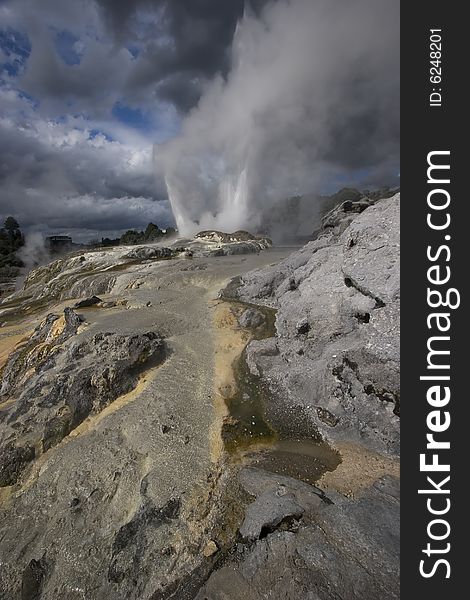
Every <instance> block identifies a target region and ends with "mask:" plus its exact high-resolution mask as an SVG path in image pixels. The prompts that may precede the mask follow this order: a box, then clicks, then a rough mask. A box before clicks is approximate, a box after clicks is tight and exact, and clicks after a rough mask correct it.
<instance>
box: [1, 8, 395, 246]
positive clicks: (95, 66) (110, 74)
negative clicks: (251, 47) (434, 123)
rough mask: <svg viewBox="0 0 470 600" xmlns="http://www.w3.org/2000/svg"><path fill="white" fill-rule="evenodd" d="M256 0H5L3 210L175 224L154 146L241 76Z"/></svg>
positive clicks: (104, 229) (108, 229)
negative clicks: (236, 55)
mask: <svg viewBox="0 0 470 600" xmlns="http://www.w3.org/2000/svg"><path fill="white" fill-rule="evenodd" d="M278 1H284V0H278ZM312 1H313V0H312ZM244 4H245V3H244V1H243V0H223V1H222V0H171V1H170V0H41V1H40V2H39V1H38V0H0V200H1V208H0V218H1V219H2V220H3V218H4V217H5V216H6V215H8V214H12V215H14V216H15V217H16V218H17V220H18V221H19V222H20V224H21V225H22V226H23V227H24V228H26V229H34V228H37V229H39V230H41V231H44V232H46V233H47V232H50V233H70V234H71V235H72V236H73V237H74V239H77V240H80V239H81V240H85V239H90V238H94V237H101V235H109V236H112V235H115V234H117V233H119V232H121V231H122V230H123V229H127V228H143V227H145V225H146V224H147V223H148V222H149V221H153V222H156V223H158V224H159V225H160V226H162V227H165V226H167V225H169V224H172V222H173V217H172V213H171V209H170V206H169V202H168V199H167V192H166V188H165V185H164V181H163V179H162V178H161V177H158V176H157V177H156V176H155V175H154V171H155V169H154V166H153V145H154V144H155V143H161V142H165V141H167V140H170V139H172V138H173V137H175V136H177V135H178V133H179V132H180V129H181V124H182V122H183V121H184V119H185V118H186V117H187V115H188V114H189V113H190V111H191V109H193V108H194V107H196V106H197V104H198V102H199V99H200V97H201V95H202V94H203V91H204V90H205V89H207V88H208V87H209V86H210V85H211V82H212V81H213V80H214V79H216V78H217V79H220V77H221V78H222V80H224V79H225V78H227V76H229V73H230V65H231V47H232V41H233V38H234V33H235V29H236V26H237V22H238V21H239V19H240V18H241V17H242V15H243V12H244ZM265 4H267V2H266V1H265V0H256V1H255V0H251V3H250V7H249V9H248V10H249V12H250V15H251V18H253V15H255V16H256V15H258V14H260V12H261V11H262V10H263V6H264V5H265ZM397 45H398V39H397ZM387 135H388V136H389V137H390V135H391V134H390V131H389V130H387ZM392 135H394V136H395V137H396V140H394V143H395V142H396V143H397V142H398V131H395V132H394V133H393V134H392ZM345 137H346V140H344V139H342V140H341V153H344V152H345V151H346V153H348V151H349V149H351V151H353V149H354V143H355V141H354V136H350V137H351V140H350V142H348V139H349V138H348V136H345ZM376 142H377V140H375V141H374V143H376ZM345 143H346V144H348V143H350V148H349V146H348V148H346V149H345V148H344V144H345ZM394 143H392V144H391V146H390V147H391V148H392V150H391V151H392V152H396V153H397V152H398V151H397V149H396V146H395V145H394ZM329 151H330V150H329ZM397 156H398V155H396V157H392V158H393V159H395V158H396V159H397ZM389 162H390V161H389ZM391 162H392V163H393V160H391ZM395 162H396V161H395ZM396 164H397V163H396ZM361 167H362V165H358V169H361ZM393 168H395V166H393ZM388 176H389V173H388Z"/></svg>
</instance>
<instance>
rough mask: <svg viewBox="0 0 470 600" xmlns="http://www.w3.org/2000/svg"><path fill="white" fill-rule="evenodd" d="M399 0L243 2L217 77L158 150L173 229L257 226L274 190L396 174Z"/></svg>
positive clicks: (281, 192)
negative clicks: (252, 8) (252, 7)
mask: <svg viewBox="0 0 470 600" xmlns="http://www.w3.org/2000/svg"><path fill="white" fill-rule="evenodd" d="M398 13H399V3H398V2H396V1H394V0H356V1H354V2H351V1H350V0H290V1H288V0H279V1H278V2H273V3H269V4H267V5H266V6H265V8H264V10H263V11H262V13H261V14H260V15H255V14H253V13H251V12H249V11H246V14H245V16H244V17H243V19H242V20H241V21H240V23H239V24H238V26H237V30H236V32H235V35H234V41H233V47H232V55H231V61H232V62H231V70H230V73H229V75H228V77H227V79H226V80H224V79H223V78H222V77H218V78H216V79H215V80H213V81H211V82H209V83H208V84H207V86H206V88H205V91H204V93H203V95H202V97H201V99H200V102H199V104H198V106H197V107H196V108H195V109H193V110H192V111H191V112H190V113H189V115H188V116H187V117H186V118H185V120H184V121H183V123H182V127H181V132H180V135H179V136H178V137H176V138H175V139H173V140H171V141H169V142H167V143H166V144H164V145H162V146H159V147H158V148H157V149H156V164H157V167H158V168H159V169H162V171H163V175H164V177H165V181H166V184H167V188H168V194H169V198H170V201H171V205H172V208H173V212H174V215H175V218H176V221H177V226H178V228H179V230H180V231H181V232H182V233H183V234H190V233H193V232H194V231H195V230H196V229H208V228H218V229H224V230H234V229H237V228H243V227H247V228H250V229H256V228H258V227H262V224H263V219H264V216H265V215H267V214H269V211H270V209H271V208H272V206H273V204H274V203H275V202H276V201H278V200H279V199H281V198H283V197H288V196H291V195H294V194H299V193H308V192H311V191H319V190H322V189H324V188H325V187H326V186H328V185H330V186H332V185H335V184H339V183H353V182H354V183H356V184H358V185H374V184H384V183H391V184H396V183H397V179H396V177H397V173H398V167H397V165H398V140H399V114H398V107H399V102H398V94H399V65H398V60H397V56H398V50H397V48H396V45H397V39H398V37H399V19H398V17H399V14H398Z"/></svg>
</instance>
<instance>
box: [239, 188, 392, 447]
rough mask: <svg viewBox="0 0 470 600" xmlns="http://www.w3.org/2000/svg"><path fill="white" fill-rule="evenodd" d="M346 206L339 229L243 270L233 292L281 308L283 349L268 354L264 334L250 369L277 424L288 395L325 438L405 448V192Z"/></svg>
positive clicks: (251, 350)
mask: <svg viewBox="0 0 470 600" xmlns="http://www.w3.org/2000/svg"><path fill="white" fill-rule="evenodd" d="M340 209H341V207H339V209H335V210H338V211H339V210H340ZM341 210H342V213H341V212H339V213H338V214H339V215H340V216H341V214H342V219H341V218H340V216H338V219H339V221H338V223H337V225H336V226H334V227H328V228H327V229H325V230H324V232H323V233H322V235H321V236H320V237H319V238H318V239H317V240H315V241H313V242H310V243H309V244H307V245H306V246H304V247H303V248H302V249H301V250H300V251H298V252H296V253H294V254H292V255H291V256H289V257H288V258H287V259H285V260H284V261H282V262H281V263H279V264H278V265H275V266H273V267H270V268H267V269H263V270H260V271H254V272H251V273H248V274H246V275H244V276H243V277H242V278H241V280H240V281H239V282H238V286H235V288H234V289H235V292H233V291H232V293H235V294H236V296H237V297H238V298H239V299H241V300H244V301H247V302H250V303H258V304H264V305H267V306H271V307H273V308H276V309H277V319H276V327H277V332H278V335H277V338H276V343H275V345H276V348H277V351H278V352H277V353H274V352H264V351H262V348H261V347H260V346H264V345H266V344H268V345H269V343H268V342H266V341H263V342H261V343H260V342H257V341H256V342H252V343H251V344H250V345H249V346H248V349H247V357H248V361H249V364H250V369H251V370H252V371H262V372H263V374H264V376H265V378H266V380H267V381H268V382H269V384H270V386H271V388H272V389H273V391H274V392H275V393H274V395H273V398H274V400H273V403H272V405H271V406H269V407H268V413H269V417H270V418H271V419H272V421H273V422H274V424H276V421H277V419H281V418H282V416H280V415H282V413H283V412H284V411H285V410H286V406H281V405H279V403H278V404H276V400H275V398H276V397H277V398H280V397H282V398H283V400H282V402H283V403H284V405H285V404H286V403H287V405H288V406H290V407H291V408H292V409H296V410H299V409H302V411H303V412H304V413H305V415H306V417H307V418H308V419H309V420H310V421H311V422H312V423H313V424H314V426H315V427H316V428H317V429H318V430H319V431H320V432H321V434H322V435H323V437H324V438H326V439H328V440H331V441H332V442H335V441H341V440H348V441H354V442H359V443H361V444H364V445H365V446H367V447H369V448H370V449H371V450H375V451H378V452H383V453H386V454H388V455H397V454H398V452H399V414H400V389H399V306H400V287H399V194H398V195H396V196H394V197H392V198H389V199H385V200H381V201H379V202H377V203H375V204H371V205H368V206H367V207H366V208H365V209H364V210H361V211H360V212H351V211H350V210H349V207H347V210H344V207H343V209H341ZM351 215H353V216H352V217H351ZM345 223H346V225H345ZM278 415H279V416H278ZM325 415H327V416H328V418H325Z"/></svg>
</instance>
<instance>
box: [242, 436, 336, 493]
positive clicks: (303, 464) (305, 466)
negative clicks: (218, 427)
mask: <svg viewBox="0 0 470 600" xmlns="http://www.w3.org/2000/svg"><path fill="white" fill-rule="evenodd" d="M248 458H249V459H250V460H251V463H252V464H253V465H256V466H258V467H261V468H263V469H265V470H266V471H271V472H272V473H277V474H278V475H285V476H288V477H293V478H295V479H300V480H301V481H305V482H306V483H315V482H316V481H318V480H319V479H320V478H321V477H322V476H323V475H324V474H325V473H326V472H328V471H334V470H335V469H336V467H337V466H338V465H339V464H340V463H341V457H340V455H339V453H338V452H336V451H335V450H333V449H332V448H330V446H328V444H326V443H325V442H313V441H312V440H278V441H277V442H275V443H274V444H273V446H272V448H267V449H264V450H261V451H259V452H256V453H253V454H251V455H248Z"/></svg>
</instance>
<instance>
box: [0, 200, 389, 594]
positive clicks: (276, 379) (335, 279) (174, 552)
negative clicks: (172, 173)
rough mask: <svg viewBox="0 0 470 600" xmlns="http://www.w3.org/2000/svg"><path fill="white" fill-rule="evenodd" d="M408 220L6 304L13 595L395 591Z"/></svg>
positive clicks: (346, 226)
mask: <svg viewBox="0 0 470 600" xmlns="http://www.w3.org/2000/svg"><path fill="white" fill-rule="evenodd" d="M398 219H399V195H395V196H393V197H391V198H388V199H379V198H372V197H364V196H360V197H358V198H355V199H354V200H347V201H345V202H342V203H341V204H340V205H339V206H337V207H336V208H334V209H333V210H332V211H331V212H330V213H328V214H327V215H326V216H325V217H324V220H323V227H322V231H321V233H320V235H319V236H318V238H317V239H315V240H314V241H313V242H310V243H308V244H307V245H306V246H304V247H303V248H301V249H292V248H283V249H276V248H271V247H270V246H271V242H270V240H267V239H263V238H255V237H253V236H250V235H249V234H247V233H246V232H235V233H233V234H224V233H222V232H201V234H200V235H199V236H198V237H196V238H195V239H194V240H179V241H177V242H175V243H174V244H173V246H171V247H168V248H166V247H163V246H159V245H146V246H145V245H144V246H134V247H132V248H129V247H119V248H110V249H108V250H106V251H98V252H88V253H83V254H81V255H76V256H70V257H66V258H63V259H61V260H59V261H56V262H54V263H51V264H49V265H47V266H44V267H41V268H39V269H36V270H35V271H33V272H32V273H31V274H30V276H29V277H28V279H27V280H26V282H25V286H24V288H23V289H22V290H20V291H18V292H16V293H15V294H13V295H11V296H10V297H9V298H7V299H6V301H5V302H4V303H3V304H2V305H0V321H2V322H3V327H2V328H1V329H0V344H1V347H0V361H1V362H0V368H1V369H2V388H1V392H0V393H1V396H0V453H1V455H2V458H1V460H2V462H1V467H0V501H1V508H0V563H1V567H2V568H1V570H0V598H2V599H3V598H5V599H7V598H8V600H10V599H12V600H15V599H20V598H21V599H22V600H25V599H38V600H56V599H62V598H63V599H64V600H65V599H66V600H68V599H71V600H74V599H79V598H86V599H87V600H88V599H90V600H95V599H96V600H101V599H108V598H113V599H116V600H119V599H122V600H124V599H136V600H137V599H139V600H140V599H153V600H164V599H170V598H174V599H179V600H185V599H194V598H197V599H198V600H209V599H210V600H224V599H227V600H228V599H230V600H232V599H233V600H236V599H241V598H244V599H246V600H251V599H253V600H260V599H261V598H272V599H273V600H278V599H281V598H285V599H286V600H300V599H302V600H304V599H307V600H309V599H310V600H317V599H320V600H330V599H331V600H338V599H343V600H354V599H357V600H359V599H360V600H369V599H370V600H375V599H376V598H383V599H386V600H389V599H390V600H391V599H395V598H398V597H399V590H398V534H399V526H398V519H399V491H398V456H399V410H400V395H399V362H398V326H399V278H398V269H399V247H398V231H399V229H398ZM221 290H222V291H221Z"/></svg>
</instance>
